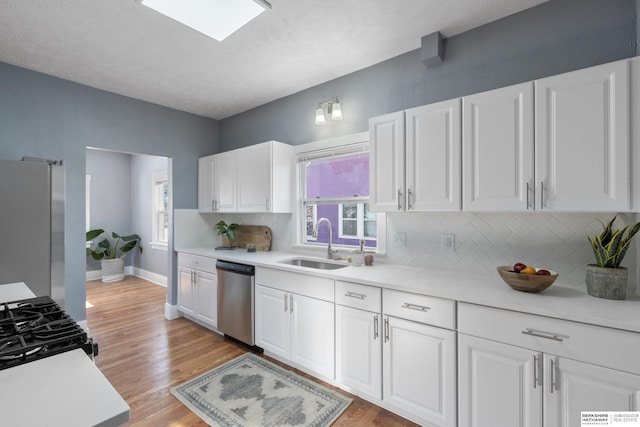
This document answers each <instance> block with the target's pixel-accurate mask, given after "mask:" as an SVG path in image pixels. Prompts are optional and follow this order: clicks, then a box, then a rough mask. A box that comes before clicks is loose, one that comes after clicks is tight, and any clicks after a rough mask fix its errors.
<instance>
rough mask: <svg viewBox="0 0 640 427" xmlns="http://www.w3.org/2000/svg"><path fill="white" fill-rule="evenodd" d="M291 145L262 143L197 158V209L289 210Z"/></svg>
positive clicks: (202, 210) (237, 210) (225, 210)
mask: <svg viewBox="0 0 640 427" xmlns="http://www.w3.org/2000/svg"><path fill="white" fill-rule="evenodd" d="M292 153H293V151H292V148H291V146H290V145H287V144H283V143H281V142H276V141H268V142H263V143H261V144H256V145H252V146H249V147H245V148H239V149H237V150H231V151H226V152H224V153H220V154H215V155H213V156H208V157H203V158H201V159H200V161H199V163H198V166H199V168H200V169H199V172H198V178H199V180H200V181H201V182H199V184H198V188H199V190H198V197H199V201H198V207H199V210H200V212H291V181H292V176H291V173H292V161H293V158H292V155H293V154H292Z"/></svg>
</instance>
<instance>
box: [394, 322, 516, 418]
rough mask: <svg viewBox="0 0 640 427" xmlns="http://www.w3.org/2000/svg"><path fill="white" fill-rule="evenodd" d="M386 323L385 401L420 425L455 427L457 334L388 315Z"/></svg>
mask: <svg viewBox="0 0 640 427" xmlns="http://www.w3.org/2000/svg"><path fill="white" fill-rule="evenodd" d="M384 322H385V323H384V344H383V400H384V401H385V402H386V403H387V404H389V405H392V406H394V407H396V408H398V409H399V410H400V411H402V412H406V413H408V414H411V415H412V416H413V417H415V418H416V419H417V420H419V422H420V423H430V425H431V424H434V425H437V426H448V427H455V426H456V425H457V424H456V343H455V336H456V334H455V332H454V331H450V330H447V329H441V328H436V327H433V326H428V325H423V324H421V323H416V322H410V321H408V320H403V319H397V318H395V317H389V316H385V318H384ZM402 412H401V413H402ZM475 425H477V424H474V426H475ZM510 427H513V426H510Z"/></svg>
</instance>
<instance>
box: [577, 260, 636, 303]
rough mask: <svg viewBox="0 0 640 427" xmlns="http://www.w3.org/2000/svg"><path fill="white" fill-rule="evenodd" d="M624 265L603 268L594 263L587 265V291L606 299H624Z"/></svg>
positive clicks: (625, 289)
mask: <svg viewBox="0 0 640 427" xmlns="http://www.w3.org/2000/svg"><path fill="white" fill-rule="evenodd" d="M628 273H629V270H627V269H626V268H625V267H620V268H605V267H598V266H597V265H594V264H589V265H587V276H586V280H585V282H586V284H587V293H588V294H589V295H591V296H594V297H598V298H606V299H618V300H621V299H625V298H626V297H627V276H628Z"/></svg>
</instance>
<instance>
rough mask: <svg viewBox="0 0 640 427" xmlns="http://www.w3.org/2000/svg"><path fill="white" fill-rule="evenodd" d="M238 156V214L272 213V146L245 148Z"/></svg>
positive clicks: (263, 145) (260, 145) (264, 144)
mask: <svg viewBox="0 0 640 427" xmlns="http://www.w3.org/2000/svg"><path fill="white" fill-rule="evenodd" d="M239 153H240V154H239V156H238V175H237V176H238V181H237V182H238V212H267V211H270V206H269V205H270V202H271V200H270V199H271V198H270V194H271V144H270V143H263V144H257V145H253V146H250V147H246V148H243V149H241V150H240V151H239Z"/></svg>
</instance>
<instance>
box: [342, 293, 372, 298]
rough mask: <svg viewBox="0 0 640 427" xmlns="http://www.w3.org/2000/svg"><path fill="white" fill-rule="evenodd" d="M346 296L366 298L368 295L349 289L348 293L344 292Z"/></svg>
mask: <svg viewBox="0 0 640 427" xmlns="http://www.w3.org/2000/svg"><path fill="white" fill-rule="evenodd" d="M344 296H345V297H349V298H357V299H365V298H366V297H367V296H366V295H365V294H358V293H356V292H351V291H348V292H347V293H346V294H344Z"/></svg>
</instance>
